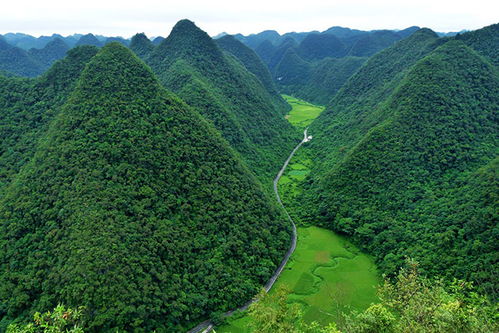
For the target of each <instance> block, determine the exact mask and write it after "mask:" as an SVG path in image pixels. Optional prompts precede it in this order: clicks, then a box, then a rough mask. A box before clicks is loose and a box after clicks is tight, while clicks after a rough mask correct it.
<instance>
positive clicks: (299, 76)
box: [274, 48, 311, 86]
mask: <svg viewBox="0 0 499 333" xmlns="http://www.w3.org/2000/svg"><path fill="white" fill-rule="evenodd" d="M310 68H311V64H310V63H309V62H307V61H305V60H303V59H302V58H301V57H300V56H299V55H298V53H297V50H296V49H294V48H288V49H287V50H286V52H285V53H284V56H283V57H282V58H281V61H280V62H279V64H278V65H277V67H276V68H275V70H274V75H275V78H276V80H277V82H278V84H279V85H283V86H296V85H299V84H301V83H304V82H307V81H308V79H309V76H310Z"/></svg>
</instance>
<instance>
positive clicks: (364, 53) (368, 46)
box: [348, 30, 414, 57]
mask: <svg viewBox="0 0 499 333" xmlns="http://www.w3.org/2000/svg"><path fill="white" fill-rule="evenodd" d="M411 31H412V30H410V33H409V34H408V35H410V34H411ZM413 32H414V31H412V33H413ZM404 35H406V34H404ZM400 39H402V37H401V35H400V34H399V33H396V32H393V31H390V30H379V31H375V32H372V33H369V34H367V35H366V36H364V37H362V38H359V39H358V40H357V41H356V42H355V43H354V44H353V45H352V46H351V48H350V50H349V51H348V55H350V56H356V57H369V56H372V55H373V54H375V53H377V52H379V51H381V50H383V49H385V48H387V47H388V46H390V45H392V44H393V43H395V42H396V41H398V40H400Z"/></svg>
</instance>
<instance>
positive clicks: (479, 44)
mask: <svg viewBox="0 0 499 333" xmlns="http://www.w3.org/2000/svg"><path fill="white" fill-rule="evenodd" d="M455 39H457V40H461V41H463V42H464V43H466V45H468V46H470V47H471V48H473V49H474V50H476V51H477V52H478V53H480V54H481V55H483V56H485V57H487V58H489V59H490V61H492V63H493V64H494V65H496V66H499V52H497V45H499V23H497V24H493V25H490V26H488V27H485V28H483V29H479V30H475V31H470V32H466V33H463V34H459V35H456V37H455Z"/></svg>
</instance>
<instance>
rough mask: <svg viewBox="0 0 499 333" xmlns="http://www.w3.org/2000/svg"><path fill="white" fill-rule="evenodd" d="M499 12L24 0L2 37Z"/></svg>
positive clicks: (295, 25) (370, 22) (472, 20)
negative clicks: (181, 24)
mask: <svg viewBox="0 0 499 333" xmlns="http://www.w3.org/2000/svg"><path fill="white" fill-rule="evenodd" d="M497 13H499V2H498V1H490V0H471V1H470V0H468V1H448V0H445V1H441V0H418V1H402V0H377V1H365V0H342V1H335V0H305V1H303V0H302V1H292V0H287V1H281V0H279V1H269V0H252V1H243V2H240V1H236V0H232V1H229V0H211V1H196V0H183V1H182V0H181V1H171V0H166V1H165V0H141V1H137V0H134V1H128V0H120V1H118V0H108V1H106V0H86V1H78V2H76V1H67V0H64V1H62V0H46V1H23V0H19V1H9V2H7V3H4V4H2V11H1V12H0V33H6V32H24V33H30V34H33V35H41V34H45V35H46V34H52V33H54V32H58V33H62V34H72V33H87V32H92V33H96V34H104V35H122V36H125V37H129V36H131V35H133V34H134V33H136V32H145V33H147V34H148V35H149V36H155V35H163V36H165V35H168V33H169V32H170V30H171V28H172V26H173V25H174V24H175V22H176V21H178V20H180V19H183V18H189V19H191V20H193V21H195V22H196V23H197V24H198V26H200V27H201V28H202V29H203V30H205V31H207V32H208V33H210V34H212V35H214V34H217V33H219V32H222V31H227V32H229V33H237V32H242V33H244V34H248V33H254V32H259V31H262V30H265V29H274V30H278V31H279V32H281V33H284V32H288V31H310V30H325V29H327V28H328V27H331V26H334V25H341V26H346V27H351V28H357V29H382V28H387V29H395V28H405V27H408V26H411V25H419V26H425V27H429V28H432V29H433V30H436V31H459V30H461V29H477V28H480V27H483V26H485V25H489V24H492V23H497Z"/></svg>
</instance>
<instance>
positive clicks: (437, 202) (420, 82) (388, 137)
mask: <svg viewBox="0 0 499 333" xmlns="http://www.w3.org/2000/svg"><path fill="white" fill-rule="evenodd" d="M423 33H424V34H428V32H424V31H423ZM417 34H418V33H416V34H414V35H413V36H412V37H411V38H413V37H416V38H418V39H419V38H421V37H422V36H417ZM419 34H421V32H420V33H419ZM430 40H431V38H430ZM400 43H403V42H400ZM401 46H402V45H400V44H399V45H395V46H394V47H393V48H392V49H388V50H387V52H386V54H385V58H384V63H385V64H387V65H389V64H390V57H388V55H389V54H390V53H393V52H395V51H397V49H400V47H401ZM418 49H419V51H418V52H416V53H419V54H421V53H420V52H421V50H423V48H421V47H419V48H418ZM416 53H413V55H411V56H410V57H409V58H406V59H399V61H403V63H406V64H410V62H407V61H408V60H410V59H414V55H416ZM407 56H409V54H407ZM373 60H374V61H378V60H379V61H381V60H382V59H381V58H380V59H378V60H377V59H375V58H373V59H371V60H370V61H369V62H368V63H367V64H366V66H365V67H364V68H363V70H361V71H359V72H358V73H357V74H356V75H355V78H352V80H350V82H349V84H347V86H346V87H345V88H343V90H342V91H341V92H340V94H338V95H337V97H335V99H334V100H333V103H331V106H332V109H330V111H329V112H328V113H327V115H326V117H329V118H330V119H329V124H331V125H332V127H330V128H327V127H326V128H325V127H323V128H320V127H319V126H318V127H315V130H316V132H314V131H311V133H314V136H315V137H318V138H320V140H317V141H316V142H315V149H319V146H318V145H319V144H323V145H327V147H326V146H325V147H324V148H325V149H323V150H322V151H320V152H318V153H317V160H318V161H321V162H320V164H321V165H320V167H319V169H320V170H322V172H325V175H324V174H323V175H319V174H318V173H317V170H315V171H314V172H315V173H316V176H315V179H314V182H313V183H310V186H311V188H312V189H313V193H309V194H308V195H309V199H310V200H311V201H314V204H316V205H318V206H319V207H320V208H319V211H317V212H316V214H317V216H320V217H321V219H322V223H324V224H325V225H327V226H329V227H332V228H334V229H335V230H338V231H341V232H344V233H346V234H349V235H352V236H353V237H354V239H356V240H357V241H358V242H359V244H362V245H363V246H364V247H365V248H367V249H368V250H369V252H370V253H372V254H373V255H374V256H375V257H376V259H377V262H378V264H379V265H380V268H381V269H382V270H383V271H384V272H386V273H394V272H395V271H396V269H397V267H399V266H400V264H401V263H402V262H403V260H404V257H405V256H410V257H413V258H414V259H416V260H418V261H419V262H420V264H421V267H422V268H423V270H424V271H425V272H426V273H427V274H430V275H432V276H436V275H440V276H447V277H452V276H454V277H459V278H464V279H468V280H473V281H475V282H477V283H479V284H480V285H479V286H480V287H481V288H482V291H486V292H488V293H489V295H490V296H492V297H493V298H495V297H497V295H496V294H494V293H493V291H494V290H497V287H498V281H497V277H496V276H495V274H494V273H493V272H495V271H497V269H498V268H499V267H497V260H496V259H497V257H496V254H497V252H498V250H499V249H498V248H497V244H495V238H496V237H497V234H498V233H499V230H498V227H497V223H496V222H497V218H498V216H497V201H496V200H493V197H491V195H494V192H497V190H498V187H497V178H496V173H497V163H496V162H493V160H494V159H496V157H497V154H498V152H499V149H498V146H497V139H498V136H497V133H499V123H498V121H497V119H498V118H497V110H499V105H498V101H499V75H498V72H497V68H495V67H494V66H493V65H491V64H490V63H489V62H488V61H487V60H485V59H484V58H482V57H480V56H479V55H478V54H477V53H475V52H474V51H472V50H471V49H470V48H468V47H466V46H465V45H464V44H463V43H462V42H459V41H453V40H451V41H448V42H446V43H445V44H444V45H442V46H440V47H438V48H436V49H435V50H433V51H432V52H430V53H429V54H428V55H427V56H426V57H424V58H422V59H421V60H419V61H418V62H417V63H416V64H415V65H413V66H410V67H409V70H408V71H407V70H406V73H407V74H406V75H404V78H403V79H401V80H399V83H398V84H397V86H396V87H395V88H394V89H393V90H391V92H389V95H388V96H387V98H385V99H384V100H382V102H381V103H379V104H370V103H371V102H368V101H369V97H368V96H369V95H370V94H371V92H370V91H369V88H371V89H374V87H373V86H371V87H366V86H364V87H362V86H360V87H356V88H355V89H356V91H358V92H359V95H358V96H357V97H355V95H353V94H352V95H350V96H347V95H345V94H346V93H347V89H351V90H353V89H354V86H353V84H354V82H361V81H362V79H363V80H364V82H368V84H373V83H376V82H380V83H381V82H382V81H381V77H382V76H383V75H385V77H386V76H387V75H388V73H387V72H386V71H385V72H383V73H384V74H383V75H381V77H380V76H378V77H377V79H379V81H377V80H376V79H375V78H373V77H371V76H368V75H369V74H370V72H369V71H368V68H369V66H371V65H372V61H373ZM373 68H374V67H373ZM393 82H396V81H392V83H393ZM378 87H380V86H378ZM376 89H378V91H377V92H376V96H382V94H381V90H379V88H376ZM385 91H386V92H388V91H387V90H385ZM383 93H384V92H383ZM350 98H356V100H357V101H358V103H359V104H360V107H359V105H357V106H355V107H357V109H355V108H354V107H353V108H350V109H349V110H348V109H347V108H348V107H347V103H348V100H349V99H350ZM364 103H365V104H364ZM368 105H372V106H374V109H372V110H368V109H367V108H366V109H363V108H362V107H363V106H365V107H367V106H368ZM342 107H343V108H342ZM322 116H323V115H321V117H322ZM345 119H348V121H347V122H344V121H345ZM342 122H343V124H345V125H343V124H342ZM346 124H348V125H346ZM369 125H370V126H371V127H369ZM343 126H345V127H343ZM347 126H348V131H347V129H346V128H347ZM321 130H322V131H321ZM333 133H334V134H333ZM333 135H334V136H333ZM484 168H485V169H484ZM477 175H479V177H480V178H478V179H477V178H476V177H477ZM489 182H490V183H489ZM472 184H474V185H472ZM314 195H316V196H319V197H318V198H313V196H314ZM463 198H466V201H463ZM494 221H495V222H494Z"/></svg>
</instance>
